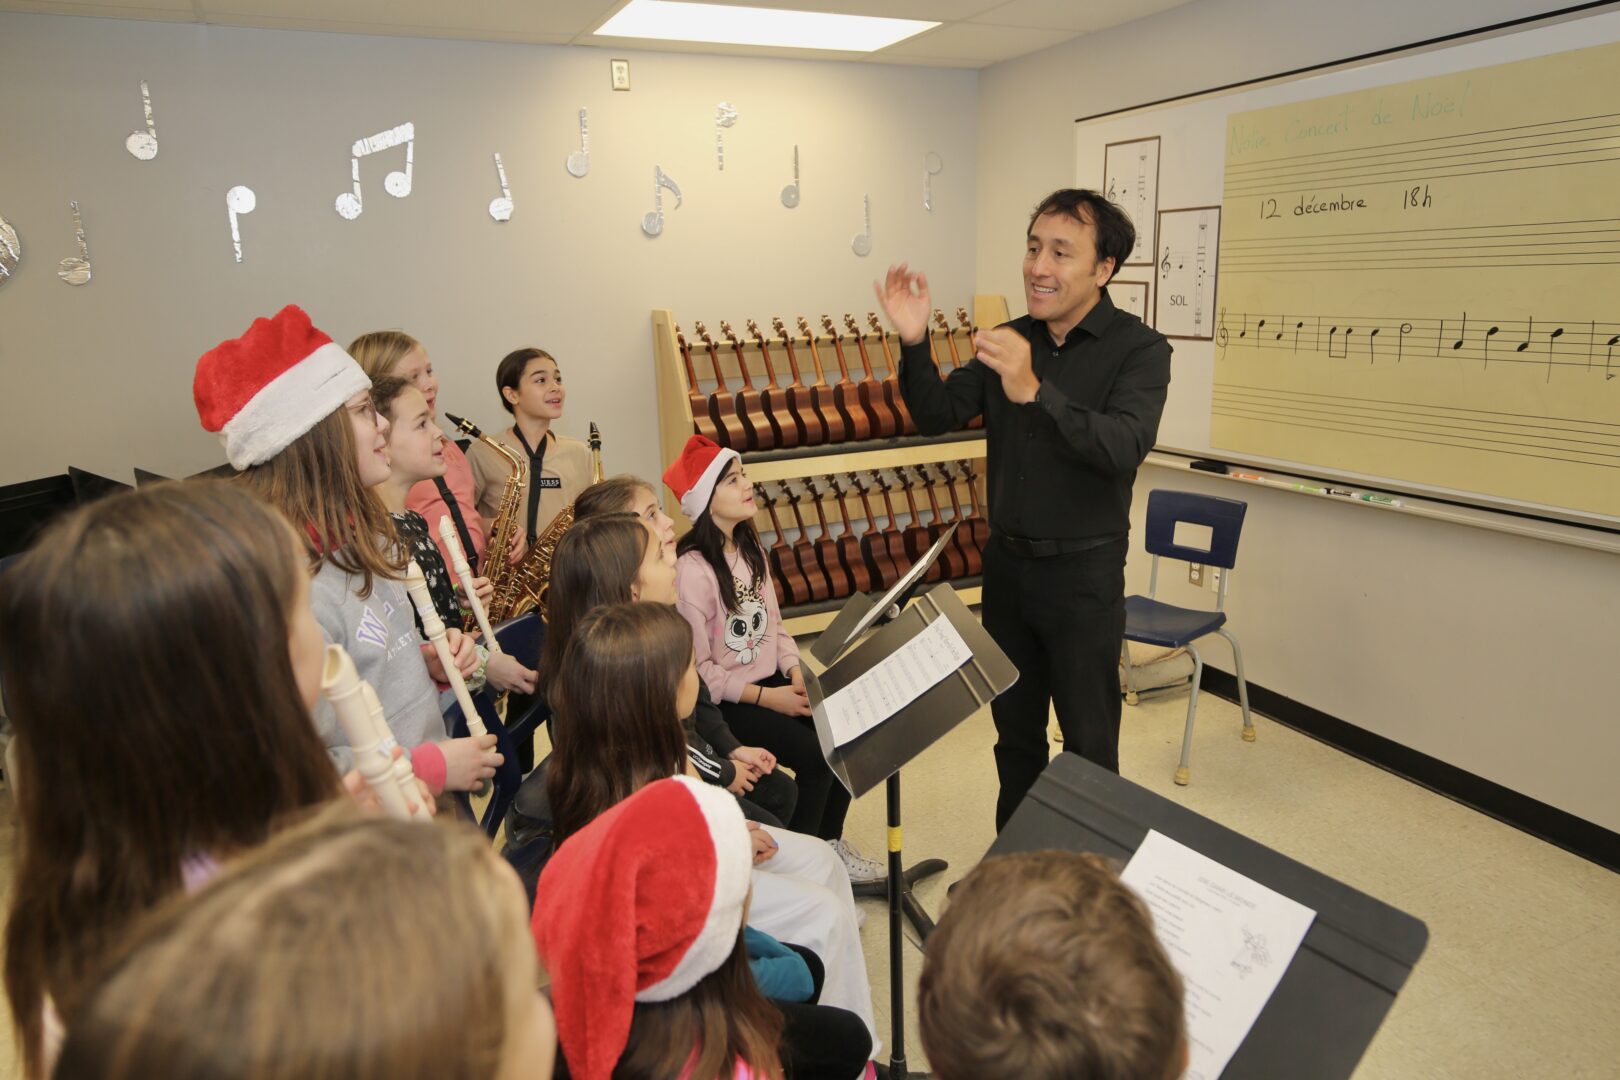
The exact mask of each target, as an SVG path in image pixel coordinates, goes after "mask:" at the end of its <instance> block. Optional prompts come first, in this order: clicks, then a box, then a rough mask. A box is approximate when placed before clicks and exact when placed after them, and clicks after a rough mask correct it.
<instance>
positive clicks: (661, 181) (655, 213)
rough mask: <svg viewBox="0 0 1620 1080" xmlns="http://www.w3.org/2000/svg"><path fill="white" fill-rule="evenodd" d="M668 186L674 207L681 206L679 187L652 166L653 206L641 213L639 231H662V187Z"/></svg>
mask: <svg viewBox="0 0 1620 1080" xmlns="http://www.w3.org/2000/svg"><path fill="white" fill-rule="evenodd" d="M665 188H668V189H669V191H670V194H672V195H674V196H675V209H677V210H679V209H680V208H681V189H680V187H679V186H678V185H677V184H676V183H675V181H673V180H671V179H670V178H669V177H668V176H666V175H664V170H663V169H662V168H660V167H659V166H657V165H654V166H653V208H652V209H651V210H649V211H648V212H647V213H645V214H643V215H641V231H642V232H644V233H646V234H647V235H648V236H657V235H658V234H659V233H661V232H663V231H664V189H665Z"/></svg>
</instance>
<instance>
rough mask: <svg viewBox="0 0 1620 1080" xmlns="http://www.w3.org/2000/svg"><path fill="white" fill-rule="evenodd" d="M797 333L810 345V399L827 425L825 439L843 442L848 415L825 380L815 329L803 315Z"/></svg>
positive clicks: (832, 388) (832, 441) (847, 435)
mask: <svg viewBox="0 0 1620 1080" xmlns="http://www.w3.org/2000/svg"><path fill="white" fill-rule="evenodd" d="M799 333H801V334H803V335H804V341H805V344H806V345H808V346H810V362H811V364H813V365H814V366H815V369H816V381H815V382H814V383H813V384H812V385H811V387H810V400H811V401H813V402H814V403H815V406H816V412H817V413H819V414H820V416H821V419H822V422H823V423H825V424H826V425H827V441H828V442H829V443H841V442H844V441H846V440H847V439H849V437H850V424H849V417H848V416H846V415H845V414H844V411H843V409H842V407H841V406H840V405H839V403H838V393H837V391H836V389H835V388H834V387H833V385H832V384H831V383H829V382H828V381H827V372H826V370H825V369H824V368H823V367H822V366H821V354H820V353H819V352H817V351H816V335H815V331H813V330H811V329H810V320H809V319H807V318H805V317H804V316H803V315H800V316H799Z"/></svg>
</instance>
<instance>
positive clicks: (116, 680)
mask: <svg viewBox="0 0 1620 1080" xmlns="http://www.w3.org/2000/svg"><path fill="white" fill-rule="evenodd" d="M304 560H305V555H304V547H303V543H302V541H301V540H300V539H299V537H298V536H297V535H295V534H294V532H293V530H292V529H291V528H290V527H289V526H288V524H287V522H286V521H285V520H284V519H283V518H282V517H281V515H279V514H278V513H276V511H275V510H274V509H272V508H271V507H269V506H267V505H265V504H264V503H263V502H262V501H260V500H258V499H256V498H254V497H253V496H252V495H251V494H250V493H249V492H247V491H245V490H243V489H242V488H241V487H240V486H239V485H236V484H230V483H227V482H225V481H219V480H192V481H187V482H185V483H183V484H175V483H165V484H159V485H156V486H152V487H143V488H141V489H140V490H138V491H133V492H128V493H124V494H119V495H115V496H113V497H111V498H108V499H104V500H101V501H99V502H95V503H92V504H90V505H88V506H85V507H83V508H81V509H79V510H77V511H75V512H74V513H72V514H70V515H68V516H67V517H65V518H63V519H62V520H61V521H59V522H57V523H56V524H55V525H53V526H52V527H51V529H50V530H48V531H47V532H46V533H44V534H43V535H42V536H41V537H40V539H39V540H38V542H37V543H36V544H35V545H34V547H33V548H32V549H31V550H30V551H29V552H28V553H27V554H25V555H24V556H23V557H22V558H21V559H19V560H18V561H17V562H16V563H15V564H14V565H12V566H11V567H9V568H8V569H7V572H6V573H5V575H4V577H3V578H0V625H3V626H4V627H5V628H6V632H5V633H4V634H0V682H3V683H4V685H5V690H6V703H7V707H8V712H9V714H10V718H11V722H12V724H13V725H14V730H15V735H16V737H15V740H14V742H13V747H14V749H15V751H16V761H15V771H14V772H11V773H10V774H9V775H8V777H7V779H8V781H9V782H10V784H11V786H12V787H13V790H14V792H15V794H16V799H17V818H18V825H19V835H20V844H19V849H20V858H19V861H18V865H17V868H16V876H15V879H14V881H13V883H12V890H11V911H10V916H9V919H8V922H7V924H6V931H5V986H6V993H7V995H8V997H9V998H10V1002H11V1013H12V1017H13V1019H14V1021H15V1023H16V1024H17V1026H18V1029H19V1032H20V1040H19V1041H20V1043H21V1045H22V1051H23V1061H24V1066H25V1072H26V1075H28V1076H30V1077H40V1076H44V1075H45V1074H46V1073H47V1072H48V1069H49V1064H48V1063H49V1060H50V1059H51V1057H52V1056H53V1052H54V1044H55V1043H56V1042H58V1041H59V1040H60V1037H61V1024H62V1022H64V1021H65V1022H66V1023H67V1024H68V1026H69V1027H71V1026H73V1024H74V1022H75V1018H76V1015H77V1013H78V1011H79V1009H80V1008H81V1006H82V1004H83V1001H84V999H85V998H86V996H87V995H88V994H89V993H90V992H91V990H93V988H94V987H95V986H96V985H97V984H98V983H99V982H100V981H101V979H102V978H103V973H104V970H105V967H106V964H107V962H108V957H109V954H110V953H111V952H112V950H113V949H114V948H115V947H116V946H117V945H118V943H119V942H120V941H121V940H122V939H123V937H124V936H125V935H126V934H127V933H128V931H129V928H130V926H131V925H132V924H133V922H134V921H135V920H136V919H137V918H138V917H139V916H140V915H141V914H142V913H144V912H145V911H147V910H148V909H150V908H152V907H154V906H156V905H157V904H159V903H160V902H161V901H163V900H165V899H166V898H168V897H170V896H172V895H174V894H176V893H178V892H181V891H182V890H184V889H186V888H188V887H194V886H195V885H196V884H198V883H199V882H201V881H202V880H205V879H206V878H207V876H208V875H209V874H210V873H212V871H213V868H214V866H215V865H216V862H217V860H219V859H223V858H226V857H228V856H230V855H233V854H235V853H237V852H240V851H243V850H245V849H248V848H251V847H253V846H255V845H257V844H260V843H262V842H263V841H264V840H265V839H266V838H267V837H269V836H270V835H271V833H272V832H273V831H274V830H275V829H276V828H277V827H278V826H279V825H281V824H282V823H283V822H284V821H285V820H287V819H289V818H291V817H293V816H295V815H297V814H299V813H300V812H302V811H304V810H305V809H307V808H309V807H312V806H315V805H317V804H320V803H323V802H325V801H328V800H331V799H334V798H337V797H338V796H339V795H340V792H341V788H340V786H339V778H338V774H337V773H336V772H334V771H333V770H332V763H331V760H330V758H329V757H328V756H327V754H326V751H325V749H324V747H323V746H322V745H321V740H320V738H319V736H318V735H317V734H316V732H315V728H314V726H313V725H312V724H311V723H310V709H311V708H312V707H313V706H314V705H315V703H316V701H317V699H318V698H319V697H320V684H321V669H322V664H323V660H324V654H325V645H326V643H325V641H324V640H323V638H322V635H321V628H320V626H319V624H318V623H316V621H315V617H314V613H313V612H312V611H311V609H310V602H309V593H310V582H309V575H308V574H307V573H306V572H305V569H304ZM64 642H72V643H73V645H72V647H71V648H64V647H63V643H64ZM278 643H279V644H278ZM86 658H91V659H92V661H93V664H94V668H95V674H96V677H94V678H86V677H85V668H84V664H85V660H86ZM351 779H352V776H351Z"/></svg>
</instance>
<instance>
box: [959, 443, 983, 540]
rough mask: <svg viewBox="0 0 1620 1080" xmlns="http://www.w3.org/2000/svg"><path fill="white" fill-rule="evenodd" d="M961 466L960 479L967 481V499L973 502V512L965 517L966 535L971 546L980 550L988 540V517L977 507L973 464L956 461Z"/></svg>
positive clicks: (977, 482) (976, 479) (977, 496)
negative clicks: (969, 537) (970, 541)
mask: <svg viewBox="0 0 1620 1080" xmlns="http://www.w3.org/2000/svg"><path fill="white" fill-rule="evenodd" d="M957 464H958V465H960V466H961V467H962V479H964V480H966V481H967V489H968V500H969V501H970V502H972V504H973V514H972V516H970V517H969V518H968V519H967V529H968V535H969V536H971V537H972V538H973V546H974V547H976V548H978V549H979V550H980V551H983V550H984V546H985V545H986V544H988V543H989V542H990V519H989V517H987V516H986V515H985V513H984V511H983V510H982V509H980V507H979V478H978V477H977V476H976V475H974V472H973V466H972V465H970V464H968V462H966V461H959V462H957Z"/></svg>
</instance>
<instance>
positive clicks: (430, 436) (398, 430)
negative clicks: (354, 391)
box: [371, 375, 445, 484]
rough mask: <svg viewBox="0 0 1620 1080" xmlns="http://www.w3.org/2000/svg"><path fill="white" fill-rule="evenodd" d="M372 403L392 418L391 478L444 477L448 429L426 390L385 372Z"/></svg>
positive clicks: (374, 387)
mask: <svg viewBox="0 0 1620 1080" xmlns="http://www.w3.org/2000/svg"><path fill="white" fill-rule="evenodd" d="M371 403H372V405H373V406H375V407H376V410H377V412H378V414H379V415H380V416H382V417H383V418H384V419H386V420H387V421H388V463H389V468H390V474H389V475H390V479H393V480H396V481H400V482H402V483H404V484H414V483H416V482H418V481H421V480H431V479H433V478H434V477H438V476H443V475H444V470H445V458H444V442H445V440H444V432H442V431H440V430H439V425H438V424H436V423H434V422H433V410H432V409H430V408H429V407H428V402H427V398H425V397H423V396H422V392H421V391H420V390H418V389H417V388H416V387H415V386H413V385H412V384H411V383H409V382H407V381H406V380H404V379H402V378H400V377H399V376H398V375H384V376H382V377H381V378H379V379H377V380H376V381H374V382H373V383H372V384H371Z"/></svg>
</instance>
